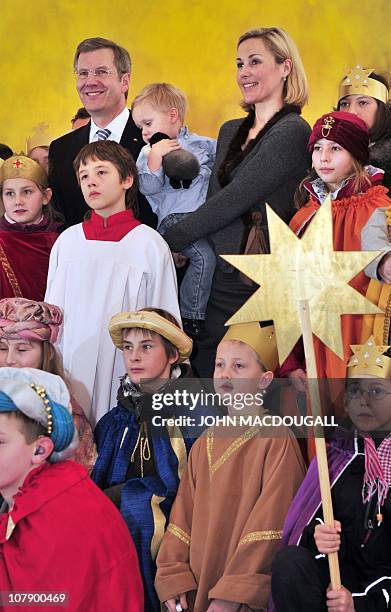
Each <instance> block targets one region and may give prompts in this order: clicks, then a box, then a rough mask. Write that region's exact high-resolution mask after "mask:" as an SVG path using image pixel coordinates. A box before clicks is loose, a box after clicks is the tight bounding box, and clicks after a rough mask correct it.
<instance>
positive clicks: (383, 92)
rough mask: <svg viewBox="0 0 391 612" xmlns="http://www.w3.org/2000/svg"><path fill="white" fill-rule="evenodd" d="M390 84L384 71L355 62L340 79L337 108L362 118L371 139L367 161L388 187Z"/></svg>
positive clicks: (390, 167) (390, 176) (390, 166)
mask: <svg viewBox="0 0 391 612" xmlns="http://www.w3.org/2000/svg"><path fill="white" fill-rule="evenodd" d="M389 89H390V85H389V82H388V78H387V77H386V75H384V74H380V73H377V72H373V70H372V69H371V68H364V67H363V66H360V65H356V66H354V67H353V68H351V70H349V72H348V74H347V75H346V76H345V77H344V78H343V79H342V81H341V83H340V84H339V91H338V107H337V110H342V111H345V112H348V113H354V114H355V115H357V116H358V117H360V119H362V120H363V121H365V123H366V125H367V127H368V130H369V138H370V141H371V144H370V147H369V163H370V164H372V165H373V166H377V167H379V168H382V169H383V170H384V172H385V174H384V179H383V185H385V186H386V187H388V189H390V187H391V105H390V100H389V98H390V93H389Z"/></svg>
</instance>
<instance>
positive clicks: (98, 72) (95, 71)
mask: <svg viewBox="0 0 391 612" xmlns="http://www.w3.org/2000/svg"><path fill="white" fill-rule="evenodd" d="M114 73H115V70H109V68H90V69H88V70H87V68H80V70H75V75H76V77H77V78H78V79H80V80H81V81H85V80H86V79H88V77H89V76H90V75H91V76H94V77H96V78H98V79H107V78H108V77H109V76H110V75H111V74H114Z"/></svg>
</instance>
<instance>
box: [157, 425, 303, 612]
mask: <svg viewBox="0 0 391 612" xmlns="http://www.w3.org/2000/svg"><path fill="white" fill-rule="evenodd" d="M217 429H218V432H217V434H216V428H210V429H208V430H207V431H206V432H205V433H204V434H203V435H202V436H201V437H200V438H199V439H198V440H197V441H196V442H195V444H194V446H193V448H192V450H191V452H190V455H189V460H188V465H187V469H186V471H185V473H184V475H183V477H182V480H181V483H180V485H179V489H178V494H177V497H176V500H175V502H174V505H173V508H172V511H171V515H170V524H169V526H168V528H167V531H166V533H165V536H164V538H163V541H162V544H161V547H160V551H159V554H158V557H157V568H158V570H157V575H156V580H155V588H156V591H157V594H158V596H159V599H160V601H162V602H163V601H166V600H168V599H171V598H173V597H175V596H177V595H178V594H179V593H187V595H188V603H189V610H193V611H194V612H205V611H206V609H207V608H208V602H209V601H210V600H211V599H225V600H228V601H235V602H238V603H241V604H243V605H244V606H249V607H250V608H255V609H257V610H259V609H266V606H267V601H268V598H269V594H270V577H271V564H272V561H273V558H274V555H275V553H276V552H277V549H278V548H279V546H280V540H281V535H282V527H283V524H284V520H285V516H286V514H287V511H288V508H289V505H290V503H291V501H292V499H293V497H294V495H295V492H296V490H297V488H298V487H299V485H300V483H301V481H302V480H303V476H304V473H305V471H304V464H303V461H302V458H301V454H300V450H299V448H298V445H297V442H296V440H295V439H294V438H292V437H291V436H290V435H289V432H288V430H285V429H282V428H281V429H277V428H273V429H271V428H267V433H268V435H271V436H273V435H274V436H276V435H277V436H278V435H279V436H280V437H265V430H263V435H262V431H261V430H260V429H259V428H258V427H252V428H250V429H246V428H236V429H234V428H232V429H231V430H228V429H227V428H226V427H221V428H217ZM221 429H223V430H224V431H223V432H222V431H221ZM238 433H239V435H238ZM227 434H228V435H229V436H230V437H227ZM231 434H232V435H234V434H236V435H235V437H231ZM245 609H246V608H245Z"/></svg>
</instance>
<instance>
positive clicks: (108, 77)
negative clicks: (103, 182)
mask: <svg viewBox="0 0 391 612" xmlns="http://www.w3.org/2000/svg"><path fill="white" fill-rule="evenodd" d="M73 65H74V70H75V75H76V88H77V91H78V94H79V97H80V100H81V101H82V103H83V106H84V107H85V108H86V109H87V111H88V112H89V113H90V115H91V121H90V122H89V123H88V124H87V125H85V126H83V127H81V128H79V129H78V130H74V131H73V132H69V133H68V134H65V135H64V136H61V138H58V139H57V140H54V141H53V142H52V143H51V145H50V149H49V182H50V185H51V187H52V189H53V194H54V202H55V205H56V206H57V207H58V208H59V209H60V210H61V212H62V213H63V215H64V217H65V221H66V225H67V226H70V225H74V224H76V223H80V222H81V221H83V217H84V214H85V212H86V211H87V210H88V207H87V205H86V203H85V202H84V199H83V196H82V193H81V190H80V187H79V185H78V183H77V180H76V175H75V172H74V169H73V160H74V159H75V157H76V155H77V154H78V153H79V151H80V149H81V148H82V147H83V146H84V145H86V144H88V143H89V142H94V141H96V140H105V139H106V138H108V139H109V140H114V141H116V142H119V143H120V144H121V145H122V146H123V147H125V148H126V149H128V151H129V152H130V153H131V155H132V156H133V158H134V159H135V160H136V159H137V157H138V154H139V153H140V150H141V148H142V147H143V146H144V142H143V139H142V137H141V131H140V130H139V129H138V128H137V127H136V126H135V124H134V122H133V119H132V115H131V113H130V112H129V109H128V108H127V107H126V99H127V96H128V90H129V83H130V57H129V53H128V52H127V50H126V49H124V48H123V47H120V46H119V45H117V44H116V43H115V42H113V41H111V40H107V39H105V38H87V39H86V40H83V41H82V42H81V43H80V44H79V45H78V47H77V49H76V53H75V57H74V64H73ZM138 202H139V215H138V216H139V219H140V220H141V221H142V222H143V223H146V224H147V225H151V226H152V227H156V217H155V215H154V214H153V213H152V211H151V208H150V206H149V204H148V202H147V200H146V199H145V198H144V196H142V195H141V194H139V196H138Z"/></svg>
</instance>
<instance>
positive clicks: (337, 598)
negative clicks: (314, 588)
mask: <svg viewBox="0 0 391 612" xmlns="http://www.w3.org/2000/svg"><path fill="white" fill-rule="evenodd" d="M327 610H332V611H333V612H354V601H353V597H352V594H351V592H350V591H348V590H347V589H345V587H344V586H341V588H340V589H334V590H333V589H332V588H331V587H329V588H328V589H327Z"/></svg>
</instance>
